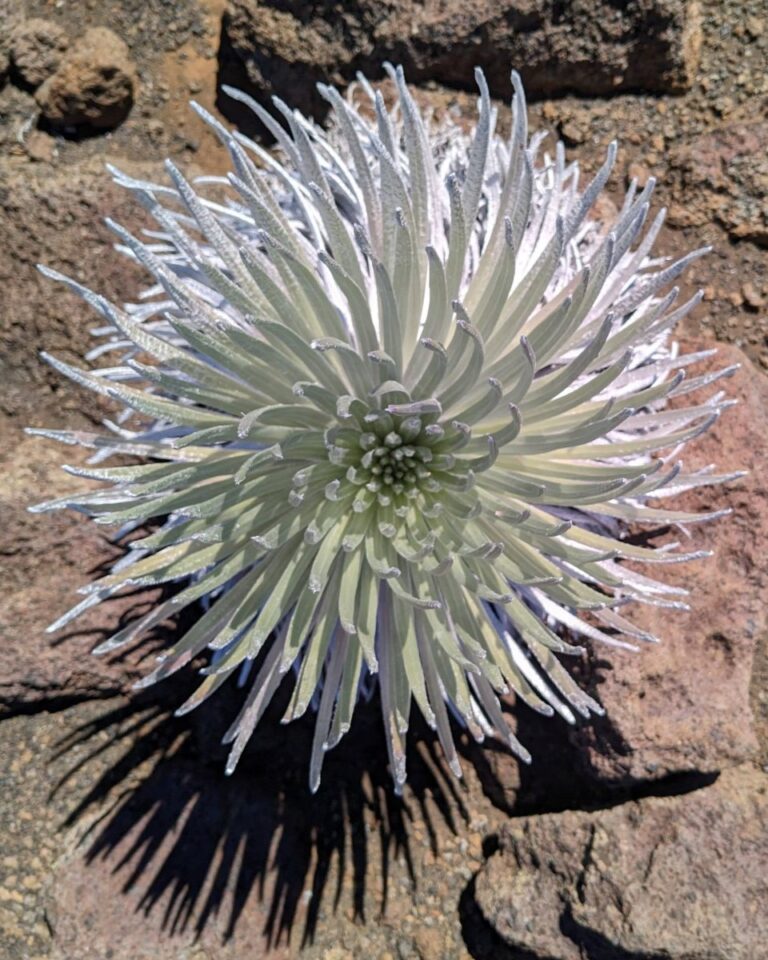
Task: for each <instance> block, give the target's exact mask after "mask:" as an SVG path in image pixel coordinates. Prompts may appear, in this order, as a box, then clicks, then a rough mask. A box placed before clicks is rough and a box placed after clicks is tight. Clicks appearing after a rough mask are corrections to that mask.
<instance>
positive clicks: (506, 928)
mask: <svg viewBox="0 0 768 960" xmlns="http://www.w3.org/2000/svg"><path fill="white" fill-rule="evenodd" d="M767 816H768V778H767V777H766V775H765V774H764V773H762V772H758V771H756V770H755V769H753V768H751V767H749V766H745V767H740V768H738V769H735V770H731V771H729V772H727V773H724V774H723V775H722V776H721V777H720V779H719V780H718V781H717V782H716V783H715V784H714V785H712V786H709V787H706V788H705V789H702V790H696V791H694V792H693V793H688V794H685V795H683V796H677V797H653V798H648V799H645V800H641V801H639V802H632V803H627V804H623V805H622V806H619V807H615V808H613V809H610V810H601V811H597V812H594V813H586V812H582V811H568V812H566V813H560V814H550V815H545V816H539V817H527V818H524V819H519V820H514V821H510V822H509V823H508V824H507V825H506V826H505V827H504V828H503V829H502V833H501V848H500V851H499V852H498V853H497V854H495V855H494V856H493V857H491V859H490V860H489V861H488V862H487V864H486V866H485V867H483V868H482V869H481V871H480V873H479V874H478V877H477V880H476V885H475V897H476V902H477V904H478V905H479V908H480V910H481V911H482V914H483V916H484V917H485V919H486V921H487V922H488V923H489V924H490V926H491V928H492V929H493V931H494V932H495V933H496V934H497V936H498V937H500V938H501V940H502V941H503V945H504V946H505V947H506V948H507V949H508V950H510V951H512V950H518V951H521V956H523V955H524V956H526V957H531V958H534V957H540V958H542V960H545V958H546V960H551V958H555V957H556V958H557V960H583V958H584V957H585V956H588V957H594V958H600V960H611V958H616V957H630V956H631V957H648V958H651V957H652V958H654V960H655V958H659V960H755V958H756V957H758V956H761V955H762V954H763V952H764V945H765V941H766V937H768V913H767V912H766V910H765V904H766V902H768V900H767V898H768V839H767V838H766V834H765V830H764V829H763V824H764V823H765V819H766V817H767ZM502 949H503V947H502ZM496 955H503V954H502V953H501V951H499V952H498V953H497V954H496ZM512 955H513V954H512V953H511V952H510V956H512ZM514 955H515V956H516V955H517V954H516V953H515V954H514Z"/></svg>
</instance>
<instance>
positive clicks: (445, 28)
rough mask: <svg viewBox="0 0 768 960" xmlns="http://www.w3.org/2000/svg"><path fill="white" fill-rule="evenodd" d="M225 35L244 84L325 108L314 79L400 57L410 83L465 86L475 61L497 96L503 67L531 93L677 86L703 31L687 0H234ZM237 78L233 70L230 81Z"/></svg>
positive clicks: (687, 77)
mask: <svg viewBox="0 0 768 960" xmlns="http://www.w3.org/2000/svg"><path fill="white" fill-rule="evenodd" d="M225 36H226V40H227V42H228V44H229V45H230V47H231V51H232V55H233V57H234V59H235V61H236V62H238V63H239V65H240V66H242V67H243V68H244V71H245V75H246V77H247V79H248V80H249V81H250V84H251V85H252V86H253V88H254V89H255V90H256V91H257V92H259V93H261V94H263V93H264V92H268V93H269V92H274V93H277V94H279V95H283V94H284V93H285V91H291V94H292V100H293V101H294V103H295V105H296V106H298V107H299V108H300V109H302V110H305V111H308V112H315V113H316V112H317V111H318V110H322V103H323V102H322V101H321V100H320V99H319V98H318V96H317V94H316V92H315V90H314V84H315V82H317V81H318V80H322V81H325V82H332V83H337V84H338V83H345V82H349V81H350V80H351V79H353V78H354V76H355V72H356V71H357V70H362V71H363V72H365V73H367V74H369V75H371V76H376V75H377V74H378V73H379V72H380V70H381V67H382V64H383V63H384V62H385V61H387V60H390V61H392V62H393V63H400V64H402V65H403V67H404V68H405V70H406V72H407V74H408V76H409V78H410V79H411V80H412V81H413V82H418V81H420V80H432V81H438V82H440V83H445V84H448V85H449V86H459V87H462V86H463V87H466V86H471V85H472V76H473V69H474V68H475V67H476V66H479V67H482V68H483V70H484V71H485V74H486V76H487V79H488V83H489V86H490V88H491V91H492V92H494V93H496V94H497V95H499V96H506V95H507V92H508V88H509V67H510V64H515V65H516V67H517V68H518V69H519V70H520V72H521V74H522V76H523V81H524V83H525V85H526V89H527V92H528V95H529V96H530V97H551V96H556V95H559V94H563V93H566V92H575V93H580V94H586V95H590V96H596V95H604V94H611V93H616V92H618V91H620V90H646V91H654V92H661V91H663V92H665V93H668V92H675V91H677V92H679V91H682V90H685V89H687V88H688V87H689V86H690V84H691V81H692V79H693V76H694V74H695V71H696V66H697V63H698V56H699V47H700V44H701V29H700V23H699V8H698V4H697V3H696V2H695V0H685V2H681V0H636V2H633V3H631V4H621V5H617V4H615V3H611V2H610V0H599V2H593V0H576V2H574V3H568V4H563V3H559V2H555V0H544V2H541V0H512V2H510V0H504V2H498V0H476V2H474V3H465V2H462V0H423V2H420V3H412V2H411V0H387V2H384V3H382V2H381V0H360V2H357V3H355V4H348V5H347V4H345V5H343V7H341V8H340V6H339V4H337V3H335V2H332V0H316V2H311V3H301V4H285V3H282V2H280V0H231V2H230V5H229V8H228V11H227V15H226V17H225ZM233 79H235V77H233Z"/></svg>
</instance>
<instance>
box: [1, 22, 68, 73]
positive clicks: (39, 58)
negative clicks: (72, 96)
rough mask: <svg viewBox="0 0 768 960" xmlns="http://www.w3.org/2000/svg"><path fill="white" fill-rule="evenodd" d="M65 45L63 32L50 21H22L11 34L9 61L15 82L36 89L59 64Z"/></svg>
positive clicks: (66, 39) (64, 32) (66, 42)
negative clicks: (15, 77) (16, 77)
mask: <svg viewBox="0 0 768 960" xmlns="http://www.w3.org/2000/svg"><path fill="white" fill-rule="evenodd" d="M68 46H69V37H68V36H67V33H66V31H65V30H63V29H62V28H61V27H60V26H59V25H58V24H56V23H52V22H51V21H50V20H41V19H38V18H36V17H34V18H32V19H30V20H23V21H22V22H21V23H20V24H19V25H18V26H17V27H16V29H15V30H14V31H13V33H12V35H11V59H12V61H13V66H14V68H15V70H16V73H17V74H18V77H19V79H20V80H21V81H22V82H23V83H26V84H28V85H29V86H30V87H38V86H40V84H41V83H42V82H43V81H44V80H45V79H46V78H47V77H50V76H51V74H52V73H54V71H55V70H56V68H57V67H58V66H59V64H60V63H61V59H62V57H63V55H64V51H65V50H66V49H67V47H68Z"/></svg>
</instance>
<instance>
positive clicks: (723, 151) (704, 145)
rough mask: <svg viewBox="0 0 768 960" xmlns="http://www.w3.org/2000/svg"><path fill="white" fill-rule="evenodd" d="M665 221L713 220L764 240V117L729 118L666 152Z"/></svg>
mask: <svg viewBox="0 0 768 960" xmlns="http://www.w3.org/2000/svg"><path fill="white" fill-rule="evenodd" d="M669 164H670V168H671V172H672V177H671V180H670V183H671V187H672V190H673V194H674V196H675V197H676V200H677V202H676V203H674V204H673V205H672V206H671V208H670V223H671V224H672V225H673V226H680V227H691V226H694V227H698V226H702V225H703V224H705V223H708V222H711V221H713V220H714V221H715V222H717V223H719V224H720V225H721V226H722V227H724V228H725V229H726V230H727V231H728V233H729V234H730V236H731V237H732V238H733V239H734V240H751V241H752V242H754V243H757V244H760V245H761V246H768V121H766V120H765V119H764V118H763V117H762V116H757V117H756V118H755V120H754V121H752V122H742V123H730V124H726V125H724V126H721V127H719V128H717V129H715V130H713V131H711V132H709V133H705V134H703V135H702V136H700V137H697V138H696V139H695V140H693V141H691V142H688V143H684V144H681V145H680V146H679V147H676V148H675V149H674V150H672V151H671V152H670V156H669Z"/></svg>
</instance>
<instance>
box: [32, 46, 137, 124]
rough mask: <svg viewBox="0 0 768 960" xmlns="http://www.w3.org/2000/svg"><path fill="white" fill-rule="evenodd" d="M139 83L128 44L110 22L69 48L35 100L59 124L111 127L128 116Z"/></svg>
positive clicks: (52, 120) (47, 116)
mask: <svg viewBox="0 0 768 960" xmlns="http://www.w3.org/2000/svg"><path fill="white" fill-rule="evenodd" d="M135 85H136V67H135V66H134V64H133V61H132V60H131V59H130V56H129V53H128V47H127V46H126V45H125V44H124V43H123V41H122V40H121V39H120V38H119V37H118V36H116V35H115V34H114V33H113V32H112V31H111V30H108V29H107V28H106V27H93V28H91V29H90V30H86V32H85V33H84V34H83V36H82V37H81V38H80V39H79V40H78V41H77V43H76V44H75V45H74V46H73V47H72V48H71V49H70V50H69V52H68V53H67V55H66V57H64V59H63V60H62V62H61V64H60V66H59V68H58V70H57V71H56V73H54V74H53V76H51V77H49V78H48V80H46V82H45V83H44V84H43V85H42V86H41V87H40V89H39V90H38V91H37V94H36V99H37V102H38V104H39V106H40V109H41V111H42V113H43V116H44V117H45V118H46V120H48V121H49V122H50V123H52V124H54V125H55V126H62V127H69V126H73V127H78V126H88V127H93V128H95V129H97V130H110V129H112V128H113V127H116V126H118V124H120V123H122V121H123V120H124V119H125V118H126V116H127V115H128V111H129V110H130V109H131V105H132V104H133V97H134V88H135Z"/></svg>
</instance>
